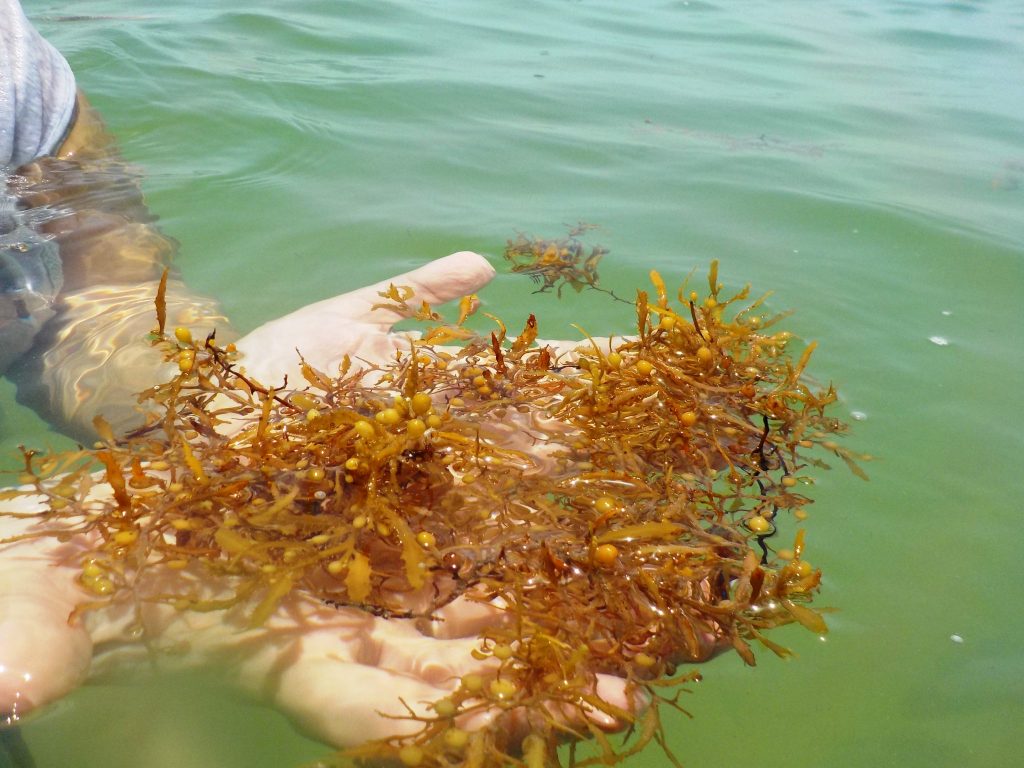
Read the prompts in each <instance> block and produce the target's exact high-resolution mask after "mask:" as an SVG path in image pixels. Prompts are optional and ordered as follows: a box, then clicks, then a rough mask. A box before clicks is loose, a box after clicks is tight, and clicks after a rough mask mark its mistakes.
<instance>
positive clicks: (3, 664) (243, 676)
mask: <svg viewBox="0 0 1024 768" xmlns="http://www.w3.org/2000/svg"><path fill="white" fill-rule="evenodd" d="M492 275H493V270H492V269H491V267H490V266H489V265H488V264H487V263H486V261H484V260H483V259H482V257H479V256H477V255H476V254H470V253H459V254H453V255H452V256H449V257H447V258H445V259H440V260H438V261H436V262H433V263H431V264H428V265H426V266H425V267H423V268H421V269H419V270H416V271H414V272H412V273H410V274H408V275H403V276H400V277H396V278H393V279H392V280H388V281H384V282H382V283H380V284H378V285H374V286H370V287H367V288H364V289H361V290H358V291H354V292H351V293H348V294H345V295H343V296H339V297H337V298H334V299H329V300H326V301H323V302H319V303H317V304H314V305H311V306H309V307H306V308H304V309H301V310H298V311H297V312H295V313H292V314H291V315H288V316H286V317H284V318H281V319H280V320H276V321H273V322H271V323H268V324H267V325H265V326H262V327H261V328H259V329H257V330H256V331H254V332H253V333H252V334H250V335H249V336H247V337H246V338H245V339H243V340H242V341H241V342H240V343H239V345H238V346H239V348H240V350H241V351H242V352H243V353H244V354H245V355H246V358H245V359H246V366H247V371H248V373H249V375H250V376H253V377H258V378H261V379H263V380H266V381H280V380H282V379H283V377H284V375H286V374H287V375H289V377H295V378H293V380H299V381H301V378H299V377H300V375H301V374H300V371H299V364H298V360H297V356H296V353H295V349H296V348H298V349H299V351H300V352H301V353H302V354H303V355H304V357H305V359H306V360H307V361H308V362H309V363H310V364H312V365H314V366H316V367H318V368H321V369H323V370H327V371H332V370H336V369H337V365H338V363H339V362H340V361H341V359H342V357H343V356H344V355H345V354H348V355H350V356H352V357H353V358H359V359H361V360H364V361H366V362H369V363H383V362H385V361H387V360H388V359H389V358H390V357H391V356H392V355H393V353H394V351H395V350H397V349H401V348H403V347H404V345H405V343H406V340H405V339H404V337H403V336H402V335H399V334H394V333H391V332H390V328H391V326H392V324H393V323H395V322H396V321H397V320H399V319H401V315H400V314H399V313H397V312H395V311H392V310H381V309H377V310H373V309H372V307H373V305H374V304H377V303H380V302H381V298H380V296H379V295H378V293H379V292H380V291H383V290H386V289H387V287H388V286H389V285H392V284H394V285H398V286H409V287H411V288H413V290H414V291H415V294H416V300H417V302H419V301H423V300H425V301H428V302H430V303H433V304H439V303H443V302H445V301H447V300H449V299H452V298H455V297H458V296H462V295H464V294H467V293H471V292H473V291H475V290H477V289H478V288H479V287H481V286H482V285H483V284H484V283H486V282H487V280H489V279H490V278H491V276H492ZM325 331H329V332H325ZM99 492H100V493H102V492H103V489H102V488H101V489H100V490H99ZM106 492H107V493H109V489H106ZM40 509H41V508H40V506H39V505H38V503H37V502H36V501H35V500H33V499H31V498H29V497H20V498H18V499H15V500H11V501H7V502H4V503H3V510H2V511H4V512H6V513H8V514H9V513H11V512H14V513H18V514H22V515H32V514H34V513H38V512H39V511H40ZM0 522H2V528H0V537H2V538H10V537H16V536H19V535H21V534H24V533H26V532H29V531H30V529H31V525H32V518H31V517H23V518H20V519H19V518H11V517H3V518H2V520H0ZM94 544H95V542H94V541H92V540H91V539H90V537H89V536H88V535H80V536H76V537H74V538H73V539H71V540H70V541H65V542H58V541H57V540H56V539H53V538H51V537H49V536H46V537H39V538H25V539H21V540H18V541H17V542H15V543H13V544H10V545H9V546H8V547H7V548H6V550H5V551H4V552H3V557H2V558H0V714H4V713H7V714H10V715H13V716H21V715H23V714H25V713H26V712H27V711H28V710H29V709H31V708H33V707H37V706H40V705H42V704H45V703H47V702H50V701H53V700H55V699H57V698H59V697H61V696H63V695H64V694H66V693H67V692H69V691H70V690H72V689H73V688H74V687H75V686H77V685H78V684H79V683H80V682H82V681H83V680H84V679H85V678H86V677H87V675H88V674H89V672H90V669H91V668H95V666H96V664H97V663H102V664H103V665H106V664H110V663H118V662H120V660H122V659H123V658H124V656H125V655H131V654H132V652H136V653H138V652H141V649H142V646H141V645H140V644H139V643H138V639H139V637H140V634H141V635H143V636H145V637H146V638H147V639H149V640H152V641H153V644H154V645H155V646H156V647H158V648H166V649H171V650H177V651H179V653H177V654H174V655H173V656H168V657H167V658H171V659H174V660H176V661H177V662H179V663H195V662H208V661H210V660H213V659H220V658H227V657H229V656H230V657H231V658H232V659H234V662H235V663H236V665H237V668H238V672H239V678H240V681H241V682H242V683H243V684H245V685H247V686H249V687H252V688H257V689H260V690H262V691H264V692H266V693H268V694H269V695H270V696H271V698H273V699H274V700H276V701H277V702H278V704H279V705H280V706H281V707H282V708H283V709H285V710H286V711H288V712H289V713H291V714H292V715H293V716H294V717H295V718H296V719H297V720H298V721H299V722H300V723H301V724H302V725H304V726H305V727H306V728H308V729H310V730H311V731H312V732H313V733H315V734H317V735H318V736H320V737H321V738H324V739H325V740H327V741H329V742H331V743H334V744H338V745H349V744H355V743H359V742H362V741H365V740H366V739H369V738H375V737H382V736H385V735H395V734H398V733H400V732H402V731H403V730H408V729H410V728H414V727H416V723H415V722H414V721H409V720H406V721H400V720H394V719H386V718H384V717H382V716H381V715H380V714H379V713H380V712H384V713H388V714H391V715H400V714H403V711H404V710H403V708H402V707H401V706H400V704H399V700H400V699H402V700H404V701H406V702H408V703H409V704H410V705H412V706H413V707H414V708H419V709H422V707H423V705H424V703H425V702H430V701H435V700H437V699H439V698H441V697H443V696H444V695H445V694H446V693H447V692H449V691H451V690H452V689H453V688H454V687H456V686H457V685H458V681H459V679H460V677H461V676H464V675H465V674H467V673H470V672H473V671H478V670H481V669H483V668H484V667H486V666H487V663H486V662H479V661H475V660H474V659H473V657H472V656H471V655H470V652H471V651H472V649H473V648H474V647H475V646H476V645H477V642H478V641H477V636H478V633H479V631H481V630H482V629H483V628H485V627H486V626H488V625H490V624H493V623H494V622H496V621H499V620H500V610H499V609H497V608H495V607H492V606H486V605H480V604H476V603H472V602H469V601H465V600H463V601H460V602H458V603H456V604H453V605H452V606H449V607H448V608H447V609H446V610H445V614H446V615H445V617H444V618H445V622H444V623H443V624H435V625H434V628H433V631H435V632H436V634H437V635H438V636H436V637H435V636H429V635H424V634H422V633H421V632H419V631H418V630H417V629H416V628H415V627H413V626H411V624H410V623H409V622H403V621H399V620H386V619H383V618H378V617H374V616H371V615H369V614H366V613H363V612H360V611H356V610H352V609H343V610H337V609H334V608H328V607H326V606H323V605H317V604H313V603H310V602H308V601H304V600H302V599H300V598H295V599H289V600H288V601H286V602H285V603H283V604H282V606H281V607H280V608H279V609H278V611H277V613H276V614H275V615H274V616H273V617H272V618H271V620H270V621H269V622H268V623H267V624H266V625H265V626H263V627H260V628H258V629H251V628H248V627H247V623H246V617H245V616H244V615H243V612H242V611H236V612H227V613H205V614H204V613H191V612H184V613H182V612H178V611H175V610H173V609H172V608H170V607H169V606H167V605H166V604H163V603H152V604H147V605H145V606H144V608H143V611H142V612H141V613H140V614H137V613H135V612H134V611H133V610H129V608H130V606H127V605H120V606H119V607H118V608H115V609H103V610H101V611H95V612H85V613H84V614H82V615H81V616H78V615H77V613H76V612H77V609H79V608H80V607H81V606H82V605H83V603H84V602H86V601H87V600H89V599H90V597H92V596H91V595H89V593H87V592H86V591H85V590H83V589H82V587H81V586H80V584H79V578H80V576H81V574H82V572H83V563H85V562H87V557H88V552H89V551H90V550H91V549H92V547H93V546H94ZM85 567H86V568H87V567H88V566H87V565H86V566H85ZM186 575H187V574H183V576H186ZM195 578H196V579H198V578H199V576H198V575H196V576H195ZM72 616H73V618H72V619H71V620H69V617H72ZM442 635H443V636H442ZM94 655H95V657H96V658H95V659H94ZM598 688H599V691H600V692H601V694H602V696H603V697H605V698H606V699H608V700H612V701H616V702H618V705H620V706H623V707H628V706H629V702H628V700H627V698H626V696H625V691H624V686H623V683H622V681H620V680H618V679H616V678H612V677H601V678H600V681H599V683H598ZM593 719H594V720H595V722H597V723H598V724H600V725H602V726H604V727H616V726H618V725H620V724H619V723H616V722H614V721H613V719H611V718H609V717H607V716H606V715H602V714H600V713H594V715H593Z"/></svg>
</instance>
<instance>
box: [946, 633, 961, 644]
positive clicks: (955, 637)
mask: <svg viewBox="0 0 1024 768" xmlns="http://www.w3.org/2000/svg"><path fill="white" fill-rule="evenodd" d="M949 639H950V640H952V641H953V642H954V643H956V644H957V645H963V642H964V639H963V637H961V636H960V635H950V636H949Z"/></svg>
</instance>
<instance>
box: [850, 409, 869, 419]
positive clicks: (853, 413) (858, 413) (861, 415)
mask: <svg viewBox="0 0 1024 768" xmlns="http://www.w3.org/2000/svg"><path fill="white" fill-rule="evenodd" d="M850 416H851V417H852V418H854V419H856V420H857V421H864V420H865V419H866V418H867V417H868V415H867V414H866V413H864V411H850Z"/></svg>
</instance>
